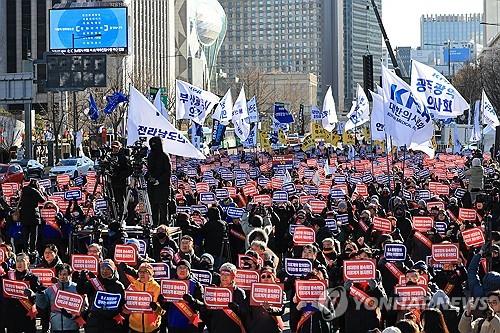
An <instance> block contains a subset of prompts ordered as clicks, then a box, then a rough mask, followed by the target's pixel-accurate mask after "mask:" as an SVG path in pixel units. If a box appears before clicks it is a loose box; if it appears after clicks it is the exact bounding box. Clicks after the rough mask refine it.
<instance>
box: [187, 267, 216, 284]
mask: <svg viewBox="0 0 500 333" xmlns="http://www.w3.org/2000/svg"><path fill="white" fill-rule="evenodd" d="M191 273H193V276H194V278H195V279H196V280H198V282H199V283H201V284H202V285H204V286H209V285H211V284H212V273H210V272H209V271H203V270H198V269H193V270H191Z"/></svg>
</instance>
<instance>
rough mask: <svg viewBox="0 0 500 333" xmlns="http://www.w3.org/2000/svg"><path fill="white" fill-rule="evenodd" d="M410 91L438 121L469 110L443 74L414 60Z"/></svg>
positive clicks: (465, 102) (466, 103) (467, 105)
mask: <svg viewBox="0 0 500 333" xmlns="http://www.w3.org/2000/svg"><path fill="white" fill-rule="evenodd" d="M411 89H412V92H413V94H414V95H415V96H417V97H419V98H420V99H421V100H422V101H423V102H424V103H425V106H426V107H427V109H428V110H429V112H430V113H432V114H433V115H434V116H435V117H436V118H438V119H446V118H455V117H457V116H461V115H463V114H464V111H465V110H468V109H469V103H468V102H467V101H466V100H465V99H464V98H463V97H462V95H460V93H459V92H458V91H457V89H455V87H453V86H452V85H451V83H450V82H449V81H448V80H447V79H446V78H445V77H444V76H443V74H441V73H439V72H438V71H437V70H435V69H434V68H432V67H429V66H427V65H424V64H422V63H420V62H418V61H415V60H412V65H411Z"/></svg>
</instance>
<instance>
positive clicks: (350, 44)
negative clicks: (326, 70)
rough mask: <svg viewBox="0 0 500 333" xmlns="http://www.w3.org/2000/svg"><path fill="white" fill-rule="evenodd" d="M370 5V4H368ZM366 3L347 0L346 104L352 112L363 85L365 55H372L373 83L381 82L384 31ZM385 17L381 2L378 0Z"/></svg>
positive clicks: (364, 0) (345, 15)
mask: <svg viewBox="0 0 500 333" xmlns="http://www.w3.org/2000/svg"><path fill="white" fill-rule="evenodd" d="M368 3H369V2H368ZM368 3H367V1H366V0H344V84H345V89H344V95H345V96H344V98H345V100H344V103H345V107H346V109H347V110H346V111H349V108H350V105H351V103H352V101H353V100H354V99H355V98H356V86H357V84H358V83H359V84H360V85H361V86H362V85H363V55H367V54H371V55H373V80H374V83H377V82H378V81H379V77H380V73H381V61H382V57H383V54H382V32H381V31H380V27H379V25H378V22H377V18H376V16H375V12H374V11H373V8H372V7H371V4H370V5H369V6H368V5H367V4H368ZM375 3H376V5H377V8H378V10H379V13H381V15H382V0H375Z"/></svg>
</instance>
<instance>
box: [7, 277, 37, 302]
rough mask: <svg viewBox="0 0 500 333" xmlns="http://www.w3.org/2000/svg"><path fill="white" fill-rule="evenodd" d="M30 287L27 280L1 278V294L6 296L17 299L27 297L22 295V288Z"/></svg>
mask: <svg viewBox="0 0 500 333" xmlns="http://www.w3.org/2000/svg"><path fill="white" fill-rule="evenodd" d="M29 287H30V285H29V283H28V282H25V281H15V280H8V279H4V280H3V295H4V297H6V298H18V299H28V297H27V296H25V295H24V290H25V289H28V288H29Z"/></svg>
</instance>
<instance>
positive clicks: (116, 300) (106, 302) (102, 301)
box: [94, 291, 122, 310]
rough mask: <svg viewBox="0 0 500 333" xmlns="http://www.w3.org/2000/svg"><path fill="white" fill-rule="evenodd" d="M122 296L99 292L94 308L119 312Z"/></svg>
mask: <svg viewBox="0 0 500 333" xmlns="http://www.w3.org/2000/svg"><path fill="white" fill-rule="evenodd" d="M121 299H122V295H120V294H111V293H106V292H104V291H98V292H97V293H96V295H95V299H94V307H96V308H97V309H103V310H118V307H119V305H120V301H121Z"/></svg>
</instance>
